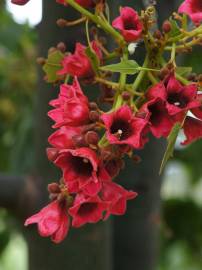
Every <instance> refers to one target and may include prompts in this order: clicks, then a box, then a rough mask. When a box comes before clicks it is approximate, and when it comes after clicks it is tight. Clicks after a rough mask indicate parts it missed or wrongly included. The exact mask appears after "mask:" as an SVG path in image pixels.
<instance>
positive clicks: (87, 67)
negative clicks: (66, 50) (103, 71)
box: [58, 41, 102, 79]
mask: <svg viewBox="0 0 202 270" xmlns="http://www.w3.org/2000/svg"><path fill="white" fill-rule="evenodd" d="M91 46H92V49H93V50H94V52H95V53H96V55H97V57H98V59H100V60H101V59H102V53H101V51H100V49H99V47H98V46H97V43H96V42H95V41H93V42H92V43H91ZM62 66H63V68H62V69H61V70H60V71H58V74H59V75H66V74H70V75H72V76H77V77H78V78H82V79H90V78H92V77H93V76H94V71H93V68H92V65H91V61H90V59H89V58H88V56H87V54H86V46H84V45H82V44H81V43H78V42H77V43H76V48H75V52H74V54H71V55H67V56H65V57H64V59H63V60H62Z"/></svg>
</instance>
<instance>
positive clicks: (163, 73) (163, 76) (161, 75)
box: [159, 67, 170, 79]
mask: <svg viewBox="0 0 202 270" xmlns="http://www.w3.org/2000/svg"><path fill="white" fill-rule="evenodd" d="M169 73H170V70H169V69H168V68H167V67H164V68H162V69H161V71H160V73H159V77H160V79H164V78H165V76H167V75H168V74H169Z"/></svg>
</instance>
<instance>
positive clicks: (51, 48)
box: [48, 47, 57, 54]
mask: <svg viewBox="0 0 202 270" xmlns="http://www.w3.org/2000/svg"><path fill="white" fill-rule="evenodd" d="M56 50H57V49H56V48H55V47H50V48H49V50H48V54H49V53H53V52H55V51H56Z"/></svg>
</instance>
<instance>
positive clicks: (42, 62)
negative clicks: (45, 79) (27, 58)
mask: <svg viewBox="0 0 202 270" xmlns="http://www.w3.org/2000/svg"><path fill="white" fill-rule="evenodd" d="M36 62H37V64H38V65H41V66H43V65H45V63H46V59H45V58H44V57H38V58H37V59H36Z"/></svg>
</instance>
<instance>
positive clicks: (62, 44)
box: [57, 42, 66, 53]
mask: <svg viewBox="0 0 202 270" xmlns="http://www.w3.org/2000/svg"><path fill="white" fill-rule="evenodd" d="M57 49H58V50H59V51H61V52H62V53H64V52H65V51H66V45H65V44H64V42H59V43H58V44H57Z"/></svg>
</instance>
